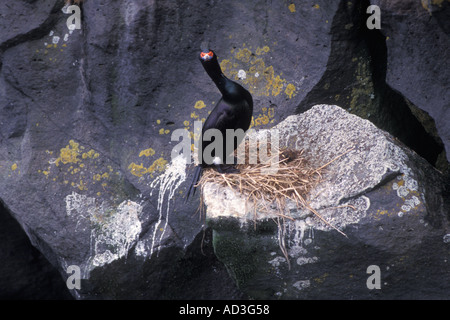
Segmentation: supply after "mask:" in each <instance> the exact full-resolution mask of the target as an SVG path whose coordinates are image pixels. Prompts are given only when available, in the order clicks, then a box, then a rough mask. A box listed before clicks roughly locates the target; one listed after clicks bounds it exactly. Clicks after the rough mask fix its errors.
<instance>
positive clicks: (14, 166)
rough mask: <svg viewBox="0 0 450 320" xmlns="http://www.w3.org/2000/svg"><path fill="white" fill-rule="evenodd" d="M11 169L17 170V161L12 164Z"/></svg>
mask: <svg viewBox="0 0 450 320" xmlns="http://www.w3.org/2000/svg"><path fill="white" fill-rule="evenodd" d="M11 170H12V171H16V170H17V163H14V164H13V165H12V166H11Z"/></svg>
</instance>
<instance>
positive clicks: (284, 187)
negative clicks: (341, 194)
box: [199, 141, 347, 235]
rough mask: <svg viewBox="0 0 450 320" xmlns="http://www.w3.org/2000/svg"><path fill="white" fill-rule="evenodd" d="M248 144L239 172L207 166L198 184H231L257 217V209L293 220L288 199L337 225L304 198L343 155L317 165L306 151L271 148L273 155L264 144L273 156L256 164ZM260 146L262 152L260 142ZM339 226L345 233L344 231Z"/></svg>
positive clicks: (258, 211)
mask: <svg viewBox="0 0 450 320" xmlns="http://www.w3.org/2000/svg"><path fill="white" fill-rule="evenodd" d="M245 148H246V149H245V150H246V152H245V155H246V157H245V161H244V163H243V164H237V165H235V168H236V169H238V170H239V171H238V172H237V173H227V174H222V173H219V172H218V171H216V170H214V169H206V170H204V172H203V175H202V178H201V180H200V182H199V186H200V187H201V188H203V187H204V186H205V185H206V184H207V183H208V182H211V183H214V184H219V185H221V186H223V187H230V188H232V189H233V190H235V191H237V192H239V193H240V194H242V195H244V196H246V200H247V202H250V203H251V204H252V206H253V209H254V218H255V221H256V219H257V218H258V213H269V212H274V211H275V212H276V214H277V216H278V217H281V218H283V219H290V220H294V219H293V218H292V217H291V216H290V215H289V212H288V210H286V201H287V200H291V201H293V202H294V203H295V204H296V205H297V208H298V209H307V210H309V211H311V212H312V213H313V214H314V215H315V216H316V217H318V218H319V219H320V220H322V221H323V222H324V223H326V224H327V225H329V226H331V227H333V228H334V229H336V228H335V227H334V226H332V225H331V224H330V223H328V222H327V221H326V220H325V219H324V218H323V217H322V216H321V215H320V214H319V213H318V212H317V211H316V210H314V209H313V208H311V207H310V206H309V204H308V202H307V201H306V200H305V199H306V198H307V196H308V194H309V192H310V190H311V189H313V188H314V187H315V186H317V184H319V183H320V182H321V181H322V173H323V171H324V170H325V168H326V167H327V166H328V165H329V164H330V163H332V162H333V161H335V160H336V159H338V158H339V157H341V156H342V155H340V156H339V157H337V158H335V159H333V160H332V161H330V162H328V163H327V164H325V165H321V166H319V167H314V166H312V165H311V164H310V163H309V161H308V160H307V159H306V158H305V157H304V155H303V151H300V150H294V149H288V148H279V149H277V150H275V151H272V152H274V153H275V154H273V155H272V154H270V150H272V147H271V146H270V144H269V145H268V148H266V145H264V151H262V152H267V150H268V151H269V154H268V158H269V159H270V160H269V161H265V162H264V163H261V162H260V161H258V162H257V163H256V164H250V163H249V156H248V155H249V152H248V150H249V145H248V141H246V145H245ZM257 150H258V154H260V152H261V150H259V145H258V146H257ZM346 153H347V152H346ZM275 159H276V160H275ZM271 168H272V169H273V170H271ZM274 207H276V210H273V208H274ZM336 230H337V231H339V232H340V233H342V231H340V230H338V229H336ZM342 234H344V233H342ZM344 235H345V234H344Z"/></svg>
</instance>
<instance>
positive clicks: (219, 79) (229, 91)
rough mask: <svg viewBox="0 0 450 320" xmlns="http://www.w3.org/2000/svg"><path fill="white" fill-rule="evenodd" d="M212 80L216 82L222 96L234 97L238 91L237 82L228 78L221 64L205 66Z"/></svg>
mask: <svg viewBox="0 0 450 320" xmlns="http://www.w3.org/2000/svg"><path fill="white" fill-rule="evenodd" d="M205 69H206V72H207V73H208V75H209V77H210V78H211V80H212V81H213V82H214V83H215V84H216V86H217V88H218V89H219V91H220V93H221V94H222V96H223V97H224V98H225V99H226V98H232V96H233V95H234V94H235V93H236V91H237V84H236V83H234V82H233V81H231V80H230V79H228V78H227V77H226V76H225V75H224V74H223V72H222V69H221V68H220V65H219V64H218V63H217V64H213V65H212V66H209V67H208V68H205Z"/></svg>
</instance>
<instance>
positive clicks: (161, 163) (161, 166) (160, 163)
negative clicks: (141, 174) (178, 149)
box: [147, 157, 167, 176]
mask: <svg viewBox="0 0 450 320" xmlns="http://www.w3.org/2000/svg"><path fill="white" fill-rule="evenodd" d="M166 166H167V160H165V159H164V158H162V157H161V158H159V159H156V160H155V161H153V163H152V165H151V166H150V167H148V169H147V172H148V173H153V172H155V171H158V172H162V171H164V170H165V169H166ZM152 176H153V175H152Z"/></svg>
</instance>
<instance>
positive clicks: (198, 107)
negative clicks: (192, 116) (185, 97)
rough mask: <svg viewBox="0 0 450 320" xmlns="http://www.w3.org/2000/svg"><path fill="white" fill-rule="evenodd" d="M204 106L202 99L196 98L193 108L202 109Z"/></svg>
mask: <svg viewBox="0 0 450 320" xmlns="http://www.w3.org/2000/svg"><path fill="white" fill-rule="evenodd" d="M205 107H206V105H205V103H204V102H203V101H202V100H198V101H197V102H196V103H195V106H194V108H195V109H199V110H200V109H203V108H205Z"/></svg>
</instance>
